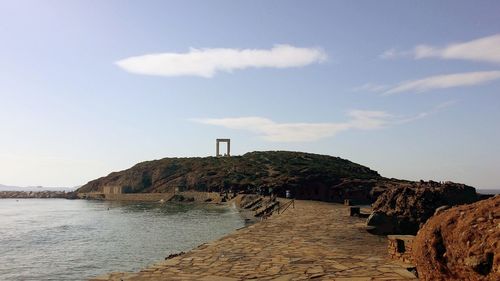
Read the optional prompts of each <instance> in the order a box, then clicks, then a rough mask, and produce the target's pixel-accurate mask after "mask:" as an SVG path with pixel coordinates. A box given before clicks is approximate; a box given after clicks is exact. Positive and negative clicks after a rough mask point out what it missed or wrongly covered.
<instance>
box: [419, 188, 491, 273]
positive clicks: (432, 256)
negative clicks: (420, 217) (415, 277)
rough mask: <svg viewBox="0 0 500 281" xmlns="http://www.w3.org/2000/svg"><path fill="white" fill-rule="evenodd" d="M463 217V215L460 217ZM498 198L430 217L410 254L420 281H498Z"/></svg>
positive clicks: (420, 231)
mask: <svg viewBox="0 0 500 281" xmlns="http://www.w3.org/2000/svg"><path fill="white" fill-rule="evenodd" d="M461 214H463V215H461ZM491 214H493V215H492V216H494V215H495V214H500V196H498V195H497V196H495V197H493V198H490V199H486V200H483V201H479V202H476V203H474V204H469V205H463V206H458V207H455V208H451V209H449V210H446V211H443V212H441V213H440V214H438V215H436V216H433V217H432V218H430V219H429V220H428V221H427V222H426V223H425V225H424V226H423V227H422V229H420V230H419V232H418V234H417V236H416V238H415V240H414V243H413V247H414V250H413V253H414V258H415V261H416V264H417V270H418V273H419V277H420V278H421V279H422V280H471V281H474V280H486V281H488V280H491V281H493V280H495V281H496V280H500V244H499V243H500V228H499V227H498V219H486V218H487V217H489V216H490V215H491Z"/></svg>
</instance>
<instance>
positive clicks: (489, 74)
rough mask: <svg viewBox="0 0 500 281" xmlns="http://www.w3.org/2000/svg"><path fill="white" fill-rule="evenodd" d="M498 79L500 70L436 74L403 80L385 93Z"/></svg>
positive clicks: (418, 91)
mask: <svg viewBox="0 0 500 281" xmlns="http://www.w3.org/2000/svg"><path fill="white" fill-rule="evenodd" d="M497 79H500V71H478V72H465V73H455V74H446V75H436V76H430V77H427V78H423V79H419V80H411V81H404V82H401V83H399V84H398V85H396V86H394V87H391V88H390V89H388V90H386V91H385V92H383V94H384V95H392V94H398V93H403V92H417V93H422V92H427V91H430V90H434V89H446V88H454V87H461V86H473V85H480V84H485V83H487V82H489V81H492V80H497Z"/></svg>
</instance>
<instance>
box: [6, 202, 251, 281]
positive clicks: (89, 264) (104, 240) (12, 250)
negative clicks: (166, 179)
mask: <svg viewBox="0 0 500 281" xmlns="http://www.w3.org/2000/svg"><path fill="white" fill-rule="evenodd" d="M242 226H244V221H243V220H242V218H241V217H240V215H239V214H238V212H237V211H236V210H235V209H231V208H228V207H221V206H214V205H201V204H175V203H167V204H163V205H161V204H159V203H119V202H102V201H86V200H65V199H22V200H21V199H20V200H15V199H0V280H86V279H88V278H89V277H92V276H96V275H99V274H103V273H107V272H111V271H137V270H139V269H140V268H143V267H144V266H146V265H148V264H152V263H154V262H157V261H159V260H162V259H164V258H165V257H166V256H168V255H169V254H172V253H177V252H180V251H186V250H189V249H192V248H194V247H196V246H198V245H200V244H202V243H204V242H208V241H211V240H214V239H217V238H219V237H221V236H223V235H225V234H227V233H229V232H231V231H233V230H235V229H237V228H240V227H242Z"/></svg>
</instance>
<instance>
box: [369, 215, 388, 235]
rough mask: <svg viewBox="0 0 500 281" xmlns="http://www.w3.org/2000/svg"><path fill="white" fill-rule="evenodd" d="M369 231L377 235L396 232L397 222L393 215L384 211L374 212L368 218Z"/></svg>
mask: <svg viewBox="0 0 500 281" xmlns="http://www.w3.org/2000/svg"><path fill="white" fill-rule="evenodd" d="M366 225H367V226H369V228H367V230H368V232H370V233H372V234H377V235H385V234H390V233H394V231H395V228H394V226H395V222H394V220H393V218H392V217H391V216H387V215H386V214H385V213H382V212H373V213H371V215H370V216H369V217H368V219H367V220H366Z"/></svg>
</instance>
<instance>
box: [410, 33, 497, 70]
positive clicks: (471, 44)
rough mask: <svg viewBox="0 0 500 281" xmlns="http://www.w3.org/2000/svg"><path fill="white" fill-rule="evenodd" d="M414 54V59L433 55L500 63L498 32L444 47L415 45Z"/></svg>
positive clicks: (442, 57) (443, 57)
mask: <svg viewBox="0 0 500 281" xmlns="http://www.w3.org/2000/svg"><path fill="white" fill-rule="evenodd" d="M414 56H415V58H416V59H421V58H432V57H435V58H441V59H461V60H473V61H484V62H492V63H500V34H496V35H493V36H488V37H483V38H479V39H476V40H472V41H468V42H463V43H456V44H451V45H448V46H446V47H434V46H429V45H419V46H417V47H415V50H414Z"/></svg>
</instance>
